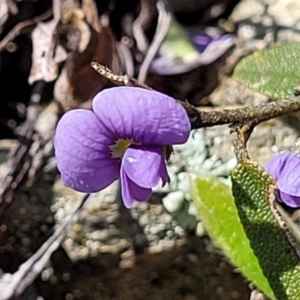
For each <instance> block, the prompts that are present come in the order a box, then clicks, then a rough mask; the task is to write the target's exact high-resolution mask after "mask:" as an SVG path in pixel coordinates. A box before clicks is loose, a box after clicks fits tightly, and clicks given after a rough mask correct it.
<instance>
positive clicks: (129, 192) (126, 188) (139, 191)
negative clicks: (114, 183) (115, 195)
mask: <svg viewBox="0 0 300 300" xmlns="http://www.w3.org/2000/svg"><path fill="white" fill-rule="evenodd" d="M121 191H122V198H123V202H124V205H125V207H127V208H131V207H132V204H133V201H134V200H137V201H141V202H142V201H147V200H149V198H150V197H151V193H152V191H151V189H147V188H142V187H140V186H138V185H136V184H135V183H134V182H133V181H131V180H130V178H128V176H127V175H126V172H125V171H124V170H122V169H121Z"/></svg>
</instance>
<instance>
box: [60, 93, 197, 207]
mask: <svg viewBox="0 0 300 300" xmlns="http://www.w3.org/2000/svg"><path fill="white" fill-rule="evenodd" d="M190 129H191V127H190V122H189V119H188V116H187V114H186V112H185V110H184V109H183V107H182V106H181V105H180V104H178V103H177V102H176V101H175V100H174V99H173V98H171V97H169V96H166V95H164V94H162V93H159V92H156V91H150V90H145V89H142V88H137V87H115V88H110V89H106V90H103V91H101V92H100V93H98V94H97V95H96V96H95V98H94V99H93V111H90V110H86V109H76V110H72V111H69V112H67V113H66V114H65V115H64V116H63V117H62V118H61V120H60V121H59V123H58V125H57V129H56V133H55V137H54V146H55V155H56V160H57V167H58V169H59V171H60V172H61V177H62V180H63V181H64V183H65V184H66V185H67V186H69V187H71V188H73V189H75V190H77V191H80V192H85V193H93V192H98V191H100V190H102V189H104V188H105V187H107V186H108V185H110V184H111V183H112V182H114V181H115V180H117V179H120V181H121V190H122V198H123V201H124V204H125V206H126V207H127V208H130V207H131V206H132V203H133V201H134V200H137V201H146V200H148V199H149V198H150V196H151V192H152V190H151V189H152V188H153V187H154V186H156V185H157V184H158V182H159V180H160V179H161V180H162V183H163V184H165V183H166V182H167V181H168V174H167V169H166V163H165V156H164V146H165V145H173V144H182V143H184V142H186V141H187V139H188V136H189V132H190Z"/></svg>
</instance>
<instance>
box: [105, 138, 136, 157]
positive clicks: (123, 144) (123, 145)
mask: <svg viewBox="0 0 300 300" xmlns="http://www.w3.org/2000/svg"><path fill="white" fill-rule="evenodd" d="M132 144H133V142H132V141H131V140H124V139H119V140H117V141H116V143H115V144H114V145H112V146H110V147H109V148H110V150H111V151H112V157H117V158H120V157H122V156H123V155H124V152H125V151H126V149H127V148H128V147H130V145H132Z"/></svg>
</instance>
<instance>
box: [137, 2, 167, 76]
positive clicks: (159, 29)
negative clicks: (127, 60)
mask: <svg viewBox="0 0 300 300" xmlns="http://www.w3.org/2000/svg"><path fill="white" fill-rule="evenodd" d="M156 5H157V10H158V21H157V26H156V32H155V35H154V38H153V41H152V43H151V45H150V47H149V49H148V52H147V54H146V56H145V59H144V61H143V63H142V65H141V69H140V72H139V75H138V81H139V82H144V81H145V80H146V77H147V73H148V69H149V66H150V64H151V62H152V60H153V58H154V56H155V55H156V53H157V51H158V49H159V47H160V45H161V43H162V42H163V40H164V38H165V36H166V34H167V33H168V30H169V26H170V22H171V18H172V15H171V13H170V12H169V11H167V10H166V7H165V4H164V2H163V1H158V2H157V4H156Z"/></svg>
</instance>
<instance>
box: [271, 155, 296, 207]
mask: <svg viewBox="0 0 300 300" xmlns="http://www.w3.org/2000/svg"><path fill="white" fill-rule="evenodd" d="M265 169H266V171H267V172H268V173H270V175H272V176H273V177H274V178H275V179H276V181H277V187H278V198H279V199H278V200H279V201H281V202H284V203H285V204H286V205H288V206H290V207H294V208H295V207H300V157H299V155H298V154H296V153H294V152H283V153H280V154H278V155H276V156H274V157H272V158H271V159H270V160H269V161H268V162H267V163H266V165H265Z"/></svg>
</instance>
